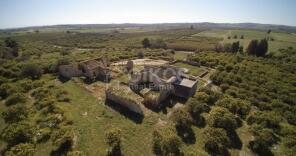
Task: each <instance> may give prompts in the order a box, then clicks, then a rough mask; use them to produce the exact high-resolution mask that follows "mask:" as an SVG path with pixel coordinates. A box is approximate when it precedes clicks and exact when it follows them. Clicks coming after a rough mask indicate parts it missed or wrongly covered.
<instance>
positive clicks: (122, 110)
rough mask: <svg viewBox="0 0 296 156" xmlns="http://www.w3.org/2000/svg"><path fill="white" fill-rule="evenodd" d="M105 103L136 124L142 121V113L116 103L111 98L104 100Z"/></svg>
mask: <svg viewBox="0 0 296 156" xmlns="http://www.w3.org/2000/svg"><path fill="white" fill-rule="evenodd" d="M105 104H106V105H107V106H109V107H111V108H112V109H114V110H116V111H117V112H119V113H120V114H121V115H123V116H125V117H126V118H128V119H130V120H132V121H133V122H135V123H137V124H140V123H142V121H143V118H144V116H143V115H141V114H138V113H135V112H132V111H130V110H129V109H128V108H126V107H123V106H121V105H120V104H118V103H115V102H113V101H111V100H106V101H105Z"/></svg>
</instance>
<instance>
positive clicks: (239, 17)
mask: <svg viewBox="0 0 296 156" xmlns="http://www.w3.org/2000/svg"><path fill="white" fill-rule="evenodd" d="M295 8H296V0H0V29H3V28H16V27H26V26H44V25H57V24H107V23H108V24H109V23H185V22H186V23H191V22H192V23H194V22H216V23H244V22H252V23H264V24H281V25H291V26H296V11H295V10H296V9H295Z"/></svg>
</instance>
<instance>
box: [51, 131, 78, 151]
mask: <svg viewBox="0 0 296 156" xmlns="http://www.w3.org/2000/svg"><path fill="white" fill-rule="evenodd" d="M74 137H75V133H74V130H73V129H72V128H71V127H61V128H60V129H58V130H57V131H55V132H54V133H53V135H52V140H53V144H54V145H55V146H56V148H57V149H59V150H61V151H62V152H65V151H69V150H72V148H73V144H74Z"/></svg>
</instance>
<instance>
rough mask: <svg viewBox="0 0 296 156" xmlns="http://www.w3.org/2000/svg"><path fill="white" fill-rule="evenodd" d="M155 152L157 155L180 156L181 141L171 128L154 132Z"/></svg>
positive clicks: (162, 128) (163, 128)
mask: <svg viewBox="0 0 296 156" xmlns="http://www.w3.org/2000/svg"><path fill="white" fill-rule="evenodd" d="M152 135H153V151H154V153H155V154H156V155H172V156H174V155H180V148H181V140H180V138H179V137H178V136H177V135H176V132H175V131H174V129H173V128H171V127H161V128H158V129H156V130H154V131H153V134H152Z"/></svg>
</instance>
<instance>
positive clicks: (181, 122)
mask: <svg viewBox="0 0 296 156" xmlns="http://www.w3.org/2000/svg"><path fill="white" fill-rule="evenodd" d="M171 120H172V121H173V122H174V124H175V125H176V127H179V128H185V129H186V128H190V126H191V124H192V119H191V116H190V114H189V113H188V112H187V111H186V110H185V109H183V108H179V109H175V110H174V111H173V112H172V114H171Z"/></svg>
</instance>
